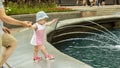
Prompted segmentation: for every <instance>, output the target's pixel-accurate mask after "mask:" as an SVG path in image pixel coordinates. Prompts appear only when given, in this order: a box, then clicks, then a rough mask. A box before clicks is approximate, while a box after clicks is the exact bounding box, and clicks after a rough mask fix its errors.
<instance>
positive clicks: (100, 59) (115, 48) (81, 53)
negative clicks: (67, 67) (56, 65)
mask: <svg viewBox="0 0 120 68" xmlns="http://www.w3.org/2000/svg"><path fill="white" fill-rule="evenodd" d="M111 32H112V33H114V34H115V35H116V36H117V38H115V37H114V36H112V35H111V36H112V37H110V36H109V35H106V34H104V33H99V32H97V34H100V35H89V34H86V36H85V37H82V35H80V36H78V38H70V39H66V40H62V41H60V42H58V43H56V44H54V46H55V47H56V48H57V49H59V50H60V51H62V52H64V53H65V54H68V55H70V56H72V57H74V58H76V59H78V60H80V61H83V62H85V63H87V64H89V65H91V66H93V67H94V68H120V44H119V43H120V42H119V41H120V40H119V38H120V29H112V30H111ZM101 35H102V36H101ZM103 35H104V36H105V37H104V36H103ZM107 37H108V38H107ZM109 38H110V39H112V40H110V39H109ZM113 40H114V41H116V42H118V43H116V42H114V41H113Z"/></svg>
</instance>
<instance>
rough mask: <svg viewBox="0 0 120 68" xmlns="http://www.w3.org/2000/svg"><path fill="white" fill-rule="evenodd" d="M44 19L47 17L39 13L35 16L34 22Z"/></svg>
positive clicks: (43, 13) (42, 12)
mask: <svg viewBox="0 0 120 68" xmlns="http://www.w3.org/2000/svg"><path fill="white" fill-rule="evenodd" d="M44 18H49V17H48V15H47V14H46V13H45V12H44V11H40V12H38V13H37V14H36V21H39V20H41V19H44Z"/></svg>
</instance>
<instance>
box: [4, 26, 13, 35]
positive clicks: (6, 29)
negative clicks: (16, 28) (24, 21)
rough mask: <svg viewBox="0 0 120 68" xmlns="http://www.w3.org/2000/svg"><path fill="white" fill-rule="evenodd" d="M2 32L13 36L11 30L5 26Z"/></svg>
mask: <svg viewBox="0 0 120 68" xmlns="http://www.w3.org/2000/svg"><path fill="white" fill-rule="evenodd" d="M2 30H3V31H4V32H5V33H8V34H11V32H10V30H9V29H8V28H7V27H5V26H3V27H2Z"/></svg>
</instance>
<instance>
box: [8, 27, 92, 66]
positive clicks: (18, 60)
mask: <svg viewBox="0 0 120 68" xmlns="http://www.w3.org/2000/svg"><path fill="white" fill-rule="evenodd" d="M23 30H24V29H22V31H21V32H19V33H16V34H14V36H15V37H16V39H17V40H18V46H17V48H16V49H15V51H14V53H13V54H12V56H11V57H10V58H9V59H8V61H7V63H8V64H9V65H10V66H11V67H12V68H92V67H91V66H89V65H87V64H85V63H83V62H81V61H78V60H76V59H74V58H72V57H69V56H67V55H65V54H63V53H61V52H59V51H58V50H57V49H55V48H54V47H53V46H51V44H49V43H48V42H47V41H46V42H45V45H46V49H47V50H48V52H49V53H51V54H53V55H55V57H56V58H55V59H54V60H45V58H44V57H43V55H42V54H41V53H40V52H39V55H40V56H42V61H40V62H38V63H36V64H35V63H34V62H33V59H32V58H33V46H32V45H30V39H31V36H32V33H33V32H32V30H27V31H23ZM17 31H19V30H18V29H17ZM6 68H7V67H6Z"/></svg>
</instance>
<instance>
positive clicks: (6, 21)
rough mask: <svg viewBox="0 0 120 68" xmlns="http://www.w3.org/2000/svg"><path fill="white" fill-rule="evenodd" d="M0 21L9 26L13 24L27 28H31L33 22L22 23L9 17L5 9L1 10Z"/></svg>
mask: <svg viewBox="0 0 120 68" xmlns="http://www.w3.org/2000/svg"><path fill="white" fill-rule="evenodd" d="M0 19H1V20H2V21H3V22H5V23H8V24H13V25H22V26H26V27H29V26H31V22H29V21H20V20H16V19H14V18H12V17H10V16H7V15H6V13H5V9H4V8H0Z"/></svg>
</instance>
